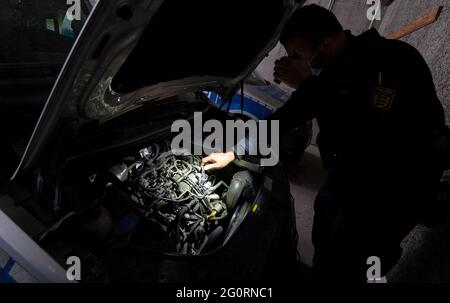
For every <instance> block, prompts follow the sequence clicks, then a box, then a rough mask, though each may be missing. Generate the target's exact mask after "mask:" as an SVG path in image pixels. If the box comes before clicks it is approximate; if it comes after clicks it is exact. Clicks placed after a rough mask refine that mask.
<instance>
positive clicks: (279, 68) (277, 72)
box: [273, 57, 311, 89]
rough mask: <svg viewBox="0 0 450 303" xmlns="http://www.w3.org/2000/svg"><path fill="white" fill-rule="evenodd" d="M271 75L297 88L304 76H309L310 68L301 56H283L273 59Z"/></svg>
mask: <svg viewBox="0 0 450 303" xmlns="http://www.w3.org/2000/svg"><path fill="white" fill-rule="evenodd" d="M273 76H274V78H275V79H277V80H279V81H283V82H284V83H286V84H287V85H289V86H290V87H292V88H294V89H297V88H298V87H299V86H300V84H301V83H302V82H303V81H304V80H305V79H306V78H308V77H309V76H311V69H310V67H309V65H308V62H307V61H306V60H305V59H303V58H292V57H283V58H281V59H279V60H277V61H275V69H274V73H273Z"/></svg>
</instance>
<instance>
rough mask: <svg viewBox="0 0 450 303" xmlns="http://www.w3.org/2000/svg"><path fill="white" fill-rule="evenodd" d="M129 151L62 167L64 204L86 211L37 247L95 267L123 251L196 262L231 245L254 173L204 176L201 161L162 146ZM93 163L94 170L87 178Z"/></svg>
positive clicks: (233, 170) (232, 170)
mask: <svg viewBox="0 0 450 303" xmlns="http://www.w3.org/2000/svg"><path fill="white" fill-rule="evenodd" d="M132 148H134V147H132ZM132 148H129V149H128V150H127V151H126V152H124V151H121V152H120V153H117V154H114V152H112V151H109V152H106V154H108V155H109V158H108V159H107V160H103V162H102V161H98V159H101V158H103V156H98V157H94V158H93V159H91V160H90V162H89V161H87V160H86V159H78V160H77V161H74V163H72V165H70V166H69V167H70V168H66V172H65V173H66V175H68V177H67V179H66V182H67V183H68V184H66V185H65V193H64V194H63V201H64V202H65V203H66V204H72V203H71V202H70V201H71V200H73V201H77V203H78V201H85V207H80V208H79V209H80V210H78V211H70V212H69V213H67V214H66V215H64V216H63V217H62V218H61V219H60V220H59V221H58V222H56V223H54V224H53V226H52V227H50V228H49V229H48V231H47V232H45V233H44V234H43V235H42V236H41V237H40V241H41V244H44V246H48V247H51V246H55V245H56V244H55V243H57V242H58V241H59V242H64V245H65V246H67V247H69V248H70V249H71V250H75V251H77V255H80V252H79V251H80V250H81V251H83V253H85V255H86V256H89V258H94V259H95V261H94V263H95V264H97V265H95V266H94V268H97V267H98V264H104V265H106V264H107V263H108V262H109V261H108V260H110V259H111V258H113V256H114V255H115V251H116V250H117V249H119V250H120V248H123V247H139V248H143V249H146V250H149V251H152V252H154V253H160V254H170V255H178V256H199V255H203V254H207V253H209V252H212V251H214V250H215V249H217V248H220V247H221V246H222V245H224V244H225V243H226V242H227V241H228V240H229V239H230V237H231V236H232V235H233V234H234V233H235V232H236V230H237V227H238V226H239V224H240V223H241V222H242V221H243V218H244V217H245V215H242V214H244V213H246V212H247V209H248V204H249V203H247V202H250V201H251V200H252V199H254V197H255V196H256V190H257V186H256V184H257V176H256V175H255V174H253V173H251V172H249V171H247V170H245V169H242V168H238V167H234V166H233V165H230V166H231V167H228V168H227V169H222V170H220V171H212V172H210V171H208V172H207V171H205V170H204V167H203V165H202V163H201V159H202V157H201V156H195V155H191V154H187V153H183V152H181V151H173V150H172V149H171V146H170V141H168V140H161V141H158V142H157V143H150V144H146V145H143V146H142V145H141V146H138V147H137V148H136V149H135V151H134V152H133V150H132ZM111 154H113V156H111ZM85 162H89V163H85ZM99 162H102V163H101V164H100V163H99ZM92 163H97V167H95V168H92V169H91V172H89V173H87V174H86V167H89V166H91V165H92ZM77 171H78V172H79V173H78V172H77ZM83 175H84V180H85V181H84V182H82V185H80V184H77V183H76V182H77V180H79V178H80V177H81V176H83ZM71 182H74V185H70V183H71ZM78 183H80V182H79V181H78ZM64 197H65V198H64ZM243 204H245V205H246V208H245V209H246V210H245V212H244V208H243V207H242V205H243ZM55 240H56V241H55ZM125 258H126V257H125ZM86 263H89V262H86Z"/></svg>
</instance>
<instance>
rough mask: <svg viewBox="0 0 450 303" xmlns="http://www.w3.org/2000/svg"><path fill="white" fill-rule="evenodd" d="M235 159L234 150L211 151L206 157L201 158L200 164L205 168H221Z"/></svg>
mask: <svg viewBox="0 0 450 303" xmlns="http://www.w3.org/2000/svg"><path fill="white" fill-rule="evenodd" d="M234 159H235V156H234V152H232V151H230V152H227V153H212V154H211V155H209V156H208V157H205V158H203V159H202V164H206V165H205V170H214V169H222V168H224V167H226V166H227V165H228V164H230V163H231V162H233V161H234Z"/></svg>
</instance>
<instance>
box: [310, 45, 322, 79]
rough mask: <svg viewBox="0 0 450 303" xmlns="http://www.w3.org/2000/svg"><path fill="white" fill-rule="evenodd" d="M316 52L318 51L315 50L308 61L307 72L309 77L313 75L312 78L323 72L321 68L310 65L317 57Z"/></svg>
mask: <svg viewBox="0 0 450 303" xmlns="http://www.w3.org/2000/svg"><path fill="white" fill-rule="evenodd" d="M318 52H319V50H318V49H317V50H316V52H315V53H314V55H313V56H312V57H311V59H309V61H308V66H309V70H310V71H311V75H314V76H319V75H320V74H321V73H322V71H323V67H313V66H312V65H311V62H312V61H314V58H315V57H316V56H317V53H318Z"/></svg>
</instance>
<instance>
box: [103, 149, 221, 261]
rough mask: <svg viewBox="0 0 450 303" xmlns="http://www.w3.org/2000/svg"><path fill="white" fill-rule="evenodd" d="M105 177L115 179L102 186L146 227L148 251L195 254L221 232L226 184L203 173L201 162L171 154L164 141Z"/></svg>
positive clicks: (189, 156) (192, 156)
mask: <svg viewBox="0 0 450 303" xmlns="http://www.w3.org/2000/svg"><path fill="white" fill-rule="evenodd" d="M108 172H109V174H110V175H112V176H114V177H115V179H116V180H115V182H109V183H107V184H106V187H110V188H114V190H115V191H116V194H117V195H119V196H121V197H125V198H124V199H125V200H128V201H129V203H130V204H131V205H132V208H133V209H134V211H135V212H136V213H138V214H139V217H140V218H143V219H144V220H145V221H146V222H147V223H148V226H147V227H148V228H147V230H148V232H147V234H148V237H147V238H149V241H148V242H149V243H150V246H151V247H153V248H155V249H159V250H162V251H165V252H175V253H181V254H188V255H197V254H200V253H202V251H204V250H205V248H206V247H207V246H209V245H210V244H211V242H212V241H214V240H215V239H217V237H219V236H220V235H221V234H222V233H223V230H224V228H223V226H222V225H223V224H221V223H222V221H224V219H225V218H227V214H228V207H227V205H226V202H225V201H226V194H227V189H228V184H226V183H225V182H224V181H217V180H216V176H215V175H209V174H207V173H206V172H205V170H204V169H203V166H202V164H201V157H198V156H194V155H190V154H182V153H174V152H173V151H171V150H170V145H169V143H168V142H165V143H163V144H153V145H151V146H150V147H147V148H144V149H141V150H140V151H139V155H138V156H137V157H134V158H127V159H124V160H123V161H122V162H121V163H119V164H117V165H115V166H113V167H111V168H110V169H109V170H108ZM117 183H118V184H119V186H117V185H114V184H117Z"/></svg>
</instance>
